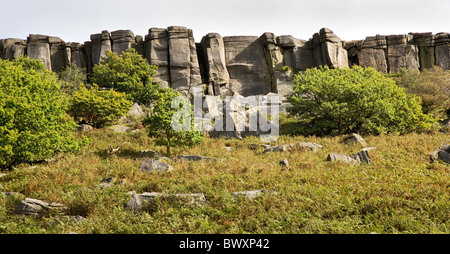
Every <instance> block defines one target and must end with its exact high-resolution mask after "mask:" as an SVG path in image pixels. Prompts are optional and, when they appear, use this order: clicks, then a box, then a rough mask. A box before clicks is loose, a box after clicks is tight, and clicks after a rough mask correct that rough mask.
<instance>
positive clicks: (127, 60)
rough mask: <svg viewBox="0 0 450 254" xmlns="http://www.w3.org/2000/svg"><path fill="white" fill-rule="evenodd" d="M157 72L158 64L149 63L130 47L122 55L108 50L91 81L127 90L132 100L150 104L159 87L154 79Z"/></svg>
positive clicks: (96, 67)
mask: <svg viewBox="0 0 450 254" xmlns="http://www.w3.org/2000/svg"><path fill="white" fill-rule="evenodd" d="M156 73H157V67H156V66H153V65H150V64H148V62H147V60H146V59H144V58H143V57H142V56H141V55H139V54H138V53H137V52H136V51H135V50H134V49H133V48H130V49H128V50H126V51H124V52H122V54H121V55H118V54H117V53H114V52H111V51H107V52H106V57H103V58H102V59H101V60H100V63H99V64H98V65H95V66H94V68H93V76H92V78H91V79H90V81H91V82H93V83H96V84H98V85H100V86H103V87H109V88H113V89H114V90H116V91H119V92H125V93H127V94H128V95H129V96H130V99H131V100H132V101H134V102H137V103H139V104H143V105H149V104H150V103H151V102H152V100H153V98H154V95H153V92H154V91H155V90H156V89H157V87H159V85H158V84H155V83H153V81H152V77H153V76H155V75H156Z"/></svg>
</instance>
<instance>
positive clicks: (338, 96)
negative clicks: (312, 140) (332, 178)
mask: <svg viewBox="0 0 450 254" xmlns="http://www.w3.org/2000/svg"><path fill="white" fill-rule="evenodd" d="M293 89H294V94H293V95H292V96H291V97H290V98H289V101H290V102H291V103H292V107H291V108H289V109H288V112H289V113H290V114H291V115H294V116H298V117H300V118H301V123H300V126H302V127H303V128H300V132H302V134H306V135H312V134H315V135H330V134H331V135H339V134H345V133H350V132H359V133H366V134H381V133H389V132H397V133H406V132H412V131H425V130H429V129H430V128H431V127H432V126H433V124H434V123H435V119H434V118H432V117H431V116H429V115H426V114H424V113H423V112H422V107H421V104H420V103H421V100H420V97H418V96H416V95H413V94H407V93H406V92H405V90H404V89H403V88H400V87H398V86H397V85H396V84H395V82H394V80H392V79H391V78H389V77H387V76H386V75H384V74H382V73H380V72H377V71H376V70H375V69H373V68H363V67H360V66H354V67H352V68H343V69H329V68H328V67H321V68H313V69H308V70H306V71H305V72H304V73H303V74H301V73H300V74H297V75H295V76H294V84H293Z"/></svg>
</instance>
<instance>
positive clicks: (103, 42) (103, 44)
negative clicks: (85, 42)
mask: <svg viewBox="0 0 450 254" xmlns="http://www.w3.org/2000/svg"><path fill="white" fill-rule="evenodd" d="M91 43H92V65H96V64H98V63H99V62H100V59H101V58H102V57H105V56H106V51H108V50H111V35H110V34H109V31H107V30H104V31H102V33H100V34H92V35H91Z"/></svg>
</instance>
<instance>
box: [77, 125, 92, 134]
mask: <svg viewBox="0 0 450 254" xmlns="http://www.w3.org/2000/svg"><path fill="white" fill-rule="evenodd" d="M93 129H94V127H92V125H89V124H80V125H79V126H78V127H77V130H78V131H81V132H83V131H91V130H93Z"/></svg>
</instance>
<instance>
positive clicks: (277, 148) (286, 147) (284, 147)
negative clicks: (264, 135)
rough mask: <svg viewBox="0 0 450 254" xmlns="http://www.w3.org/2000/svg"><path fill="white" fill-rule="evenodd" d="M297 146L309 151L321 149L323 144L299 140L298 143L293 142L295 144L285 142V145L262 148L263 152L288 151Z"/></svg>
mask: <svg viewBox="0 0 450 254" xmlns="http://www.w3.org/2000/svg"><path fill="white" fill-rule="evenodd" d="M294 147H295V148H297V149H300V150H303V149H306V150H310V151H313V152H315V151H317V150H318V149H322V148H323V146H321V145H319V144H316V143H312V142H300V143H295V144H286V145H279V146H269V147H266V149H265V150H264V152H263V153H268V152H286V151H290V150H291V149H292V148H294Z"/></svg>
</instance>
